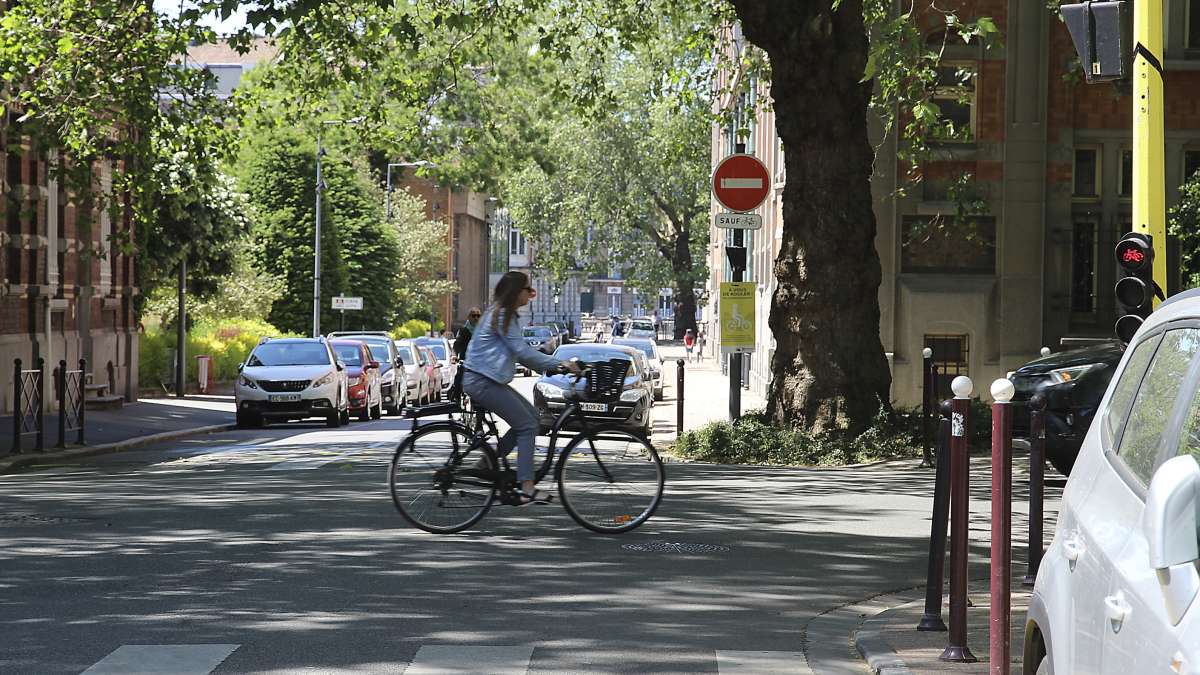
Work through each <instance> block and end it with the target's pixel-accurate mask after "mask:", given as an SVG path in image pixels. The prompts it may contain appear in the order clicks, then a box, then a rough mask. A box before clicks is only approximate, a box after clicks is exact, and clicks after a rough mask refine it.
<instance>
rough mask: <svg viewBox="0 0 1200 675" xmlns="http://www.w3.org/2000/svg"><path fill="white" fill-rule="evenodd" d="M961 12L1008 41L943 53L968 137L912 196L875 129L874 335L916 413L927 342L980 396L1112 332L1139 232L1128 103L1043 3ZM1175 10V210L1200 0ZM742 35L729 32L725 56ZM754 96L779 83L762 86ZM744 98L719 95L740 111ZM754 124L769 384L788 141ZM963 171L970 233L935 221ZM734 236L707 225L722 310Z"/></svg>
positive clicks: (726, 141) (1198, 50) (755, 267)
mask: <svg viewBox="0 0 1200 675" xmlns="http://www.w3.org/2000/svg"><path fill="white" fill-rule="evenodd" d="M955 4H957V5H958V6H960V7H961V8H962V9H961V10H960V14H961V15H963V16H966V17H973V16H990V17H992V18H993V19H994V21H995V23H996V25H997V26H998V27H999V28H1000V30H1001V31H1002V35H1003V45H1002V46H1000V47H995V48H992V49H990V50H987V51H986V52H985V51H984V50H983V49H982V48H981V47H980V46H978V45H974V44H972V45H964V44H962V43H961V41H959V42H955V41H951V44H950V46H949V47H948V48H947V51H946V53H945V62H944V63H945V66H946V68H945V69H943V73H942V76H943V79H942V80H940V86H939V88H938V90H937V92H936V95H935V97H934V98H935V102H936V103H938V105H939V106H940V107H941V112H942V115H943V116H944V117H946V118H948V119H950V120H952V121H954V122H955V126H956V127H959V128H961V129H963V130H964V134H963V135H962V137H961V138H959V137H956V138H954V139H953V140H942V141H938V142H936V143H934V146H935V147H934V157H933V159H932V160H931V161H929V162H926V163H925V164H923V165H922V166H921V167H920V172H921V174H922V176H923V180H922V181H921V182H920V183H919V184H918V185H917V186H916V188H915V189H911V190H908V191H907V192H905V193H903V194H901V193H898V192H897V187H899V186H901V185H903V182H904V174H905V167H904V166H902V165H901V164H900V162H898V161H897V160H896V143H897V138H896V135H895V133H894V132H893V133H892V134H891V135H890V136H889V137H886V138H885V137H881V136H882V134H881V133H880V132H878V130H876V131H875V132H874V138H872V141H873V143H875V144H876V146H877V147H878V157H879V159H878V161H876V164H875V173H874V175H873V177H872V193H873V196H874V201H875V217H876V222H877V225H878V232H877V236H876V247H877V250H878V251H879V256H880V262H881V264H882V269H883V283H882V284H881V286H880V289H879V303H880V310H881V312H880V337H881V340H882V343H883V346H884V350H885V351H886V352H887V353H888V358H889V362H890V363H891V366H892V375H893V381H892V398H893V399H894V400H895V401H897V402H899V403H902V404H906V405H912V404H916V403H917V402H918V401H919V400H920V388H921V368H922V356H921V351H922V349H923V348H924V347H926V346H929V347H932V349H933V350H934V360H935V361H936V362H938V365H939V366H940V368H941V370H942V372H944V373H947V378H946V380H948V379H949V377H952V376H953V375H954V374H959V373H961V374H967V375H970V376H971V378H972V379H974V380H975V382H976V388H977V390H984V389H986V386H984V385H985V384H986V383H988V382H991V380H992V379H994V378H998V377H1004V375H1005V373H1006V372H1007V371H1009V370H1012V369H1013V368H1015V367H1017V366H1019V365H1021V364H1022V363H1024V362H1026V361H1028V360H1030V359H1032V358H1035V357H1036V356H1037V354H1038V351H1039V349H1040V348H1041V347H1042V346H1050V347H1051V348H1052V349H1054V350H1055V351H1057V350H1059V349H1060V348H1061V347H1060V339H1061V338H1063V337H1069V336H1094V337H1108V336H1111V335H1112V326H1113V321H1114V319H1115V307H1114V300H1113V297H1112V291H1111V289H1112V287H1113V284H1114V283H1115V279H1116V263H1115V261H1114V260H1113V257H1112V253H1111V251H1112V249H1113V246H1114V245H1115V244H1116V241H1117V240H1118V239H1119V238H1120V236H1121V234H1122V233H1124V232H1127V231H1129V229H1130V215H1131V212H1132V204H1131V200H1130V196H1131V193H1132V189H1131V185H1132V183H1131V176H1130V167H1131V149H1132V140H1131V139H1132V136H1131V132H1130V124H1131V107H1132V101H1131V99H1130V97H1129V96H1128V95H1123V94H1120V93H1119V92H1118V91H1117V89H1116V88H1115V87H1114V86H1112V85H1087V84H1084V83H1083V82H1082V76H1081V74H1080V75H1079V76H1078V77H1076V76H1075V74H1074V71H1073V70H1072V68H1078V65H1077V64H1076V63H1075V62H1074V59H1075V52H1074V48H1073V47H1072V44H1071V40H1070V37H1069V35H1068V33H1067V30H1066V28H1065V26H1063V25H1062V23H1061V22H1060V21H1059V20H1058V18H1057V16H1056V15H1055V14H1053V13H1052V12H1051V11H1049V10H1047V9H1046V7H1045V3H1041V2H1018V1H1017V0H978V1H975V0H963V1H961V2H958V3H955ZM1165 17H1166V27H1167V31H1166V47H1165V59H1164V65H1165V69H1166V73H1165V83H1166V89H1165V91H1166V99H1167V100H1166V129H1167V132H1166V136H1167V138H1166V181H1167V203H1168V205H1172V204H1174V203H1175V202H1176V201H1177V199H1178V194H1179V192H1178V186H1179V185H1180V184H1181V183H1182V182H1183V181H1184V178H1185V177H1186V176H1187V175H1190V174H1191V173H1192V172H1193V171H1195V170H1196V169H1197V168H1200V99H1197V98H1196V97H1195V96H1194V92H1196V91H1198V90H1200V0H1166V11H1165ZM939 18H940V15H937V14H930V15H929V16H927V17H926V20H927V23H928V24H929V27H930V30H929V31H928V32H929V35H930V39H931V40H933V41H936V42H937V44H939V45H940V43H941V40H940V37H939V36H938V34H937V33H936V30H937V22H938V19H939ZM741 39H742V38H741V36H740V32H738V31H736V30H735V31H734V33H733V35H732V36H731V41H730V45H731V48H732V47H733V46H736V45H737V44H738V43H739V42H740V41H741ZM963 73H965V74H966V77H965V78H963V77H961V75H962V74H963ZM758 95H762V96H766V95H769V91H768V90H767V88H766V87H759V88H758ZM960 97H963V98H965V99H966V101H967V102H966V103H960V102H959V98H960ZM746 103H747V102H746V101H744V100H742V101H739V100H725V101H721V102H720V104H721V105H722V106H725V107H726V108H732V109H735V110H736V108H737V106H739V105H745V104H746ZM902 112H903V111H902ZM747 122H748V123H747V124H746V126H748V127H749V128H750V129H751V134H750V138H749V139H747V145H748V151H749V152H752V153H754V154H755V155H756V156H758V157H759V158H760V159H762V160H763V161H764V163H766V165H767V167H768V170H769V171H770V172H771V175H772V176H774V179H775V186H774V188H775V189H774V190H773V191H772V193H771V196H769V197H768V200H767V202H766V203H765V204H764V205H763V206H762V207H761V208H760V209H759V211H758V212H759V213H760V214H761V215H762V216H763V229H762V230H760V231H758V232H753V233H748V236H747V241H746V243H747V247H748V249H749V256H748V257H749V264H748V267H749V269H748V270H747V274H746V278H747V279H748V280H753V281H756V282H758V284H759V289H758V290H759V293H758V300H759V303H758V312H757V319H758V322H757V323H758V336H757V349H756V352H755V354H754V355H753V356H752V358H750V359H749V362H750V363H749V366H748V368H747V375H748V377H749V384H750V386H751V387H753V388H754V389H756V390H758V391H760V392H765V390H766V387H767V383H768V381H769V378H770V368H769V363H770V358H771V354H772V351H773V346H774V343H773V339H772V336H771V334H770V330H769V329H768V328H767V316H768V314H769V311H770V299H771V295H772V293H773V291H774V289H775V279H774V277H773V275H772V274H771V267H772V262H773V260H774V258H775V255H776V254H777V252H778V250H779V242H780V237H781V235H782V212H781V205H782V188H783V185H784V184H785V181H786V173H785V171H784V165H783V157H784V154H783V153H784V151H785V149H784V148H782V147H781V144H780V142H779V139H778V137H777V136H776V135H775V130H774V119H773V117H772V114H771V113H770V112H769V111H768V112H760V113H758V114H757V116H756V118H755V119H753V120H748V121H747ZM734 135H735V129H734V128H716V129H714V131H713V161H714V164H715V162H716V161H718V160H719V159H720V158H721V157H724V156H725V155H727V154H729V153H731V152H732V151H733V149H734V142H735V138H734ZM962 176H967V177H968V178H969V179H970V185H971V186H972V190H973V192H974V196H975V197H977V198H978V199H979V200H980V203H981V204H982V205H983V208H982V209H981V210H980V212H978V213H977V214H976V215H974V216H973V217H971V218H970V219H969V227H968V230H969V233H970V235H971V236H964V235H963V231H962V230H961V229H960V230H958V231H955V230H953V229H951V228H946V229H945V230H942V229H940V228H931V227H930V224H931V222H932V221H933V220H934V219H935V218H937V217H938V216H946V215H952V214H954V213H955V209H956V206H957V200H955V199H953V198H952V194H953V192H952V190H951V186H952V185H953V184H954V182H955V180H956V179H958V178H960V177H962ZM715 210H717V207H716V205H715V203H714V211H715ZM727 234H728V233H727V232H726V231H723V230H717V229H715V228H714V229H713V231H712V232H711V235H712V242H713V245H712V247H711V249H710V253H709V266H710V269H711V270H712V273H711V277H710V280H709V290H710V291H713V292H711V293H710V298H711V300H710V309H712V308H713V306H712V303H713V302H715V301H716V296H717V293H715V291H716V288H717V284H718V283H719V282H720V281H722V280H726V279H728V278H729V271H728V270H727V268H726V261H725V259H724V249H723V247H724V245H725V244H726V242H727V241H728V240H727ZM1176 267H1177V265H1176ZM1168 290H1172V289H1168ZM707 316H709V317H715V316H716V313H715V312H712V311H710V312H707ZM711 320H713V321H715V318H714V319H711ZM717 328H718V327H717V325H716V324H715V322H714V323H712V325H710V328H709V333H710V335H713V336H714V338H716V337H717V336H719V331H718V330H717ZM714 341H715V340H714ZM946 385H947V382H946V381H945V380H944V381H943V382H942V383H941V384H940V388H941V389H947V390H948V387H947V386H946ZM939 393H946V392H939Z"/></svg>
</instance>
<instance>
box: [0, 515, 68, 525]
mask: <svg viewBox="0 0 1200 675" xmlns="http://www.w3.org/2000/svg"><path fill="white" fill-rule="evenodd" d="M86 522H87V521H86V520H82V519H79V518H65V517H63V516H39V515H37V514H35V513H5V514H0V525H69V524H71V523H86Z"/></svg>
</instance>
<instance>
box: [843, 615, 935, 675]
mask: <svg viewBox="0 0 1200 675" xmlns="http://www.w3.org/2000/svg"><path fill="white" fill-rule="evenodd" d="M921 602H923V600H911V601H909V602H905V603H901V604H899V605H894V606H892V607H888V608H886V609H884V610H882V611H880V612H878V613H876V614H875V615H873V616H871V617H869V618H867V619H865V620H864V621H863V622H862V625H860V626H859V628H858V631H857V632H856V633H855V634H854V647H855V649H857V650H858V653H859V654H861V655H862V657H863V659H864V660H865V661H866V662H867V667H868V668H870V670H871V672H872V673H876V674H877V675H912V671H911V670H909V669H908V664H907V663H905V662H904V659H902V658H900V655H899V654H897V653H896V650H895V648H894V647H892V645H891V644H890V643H888V641H887V640H886V639H884V637H883V630H882V628H883V625H884V624H886V623H887V619H886V618H885V617H884V615H885V614H887V613H889V612H891V611H892V610H895V609H899V608H901V607H907V606H909V605H913V604H919V603H921Z"/></svg>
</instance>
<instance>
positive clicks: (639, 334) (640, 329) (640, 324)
mask: <svg viewBox="0 0 1200 675" xmlns="http://www.w3.org/2000/svg"><path fill="white" fill-rule="evenodd" d="M622 337H631V338H649V339H651V340H657V339H658V333H657V332H656V331H655V330H654V320H653V319H634V320H632V321H630V322H629V326H628V330H626V331H625V335H623V336H622Z"/></svg>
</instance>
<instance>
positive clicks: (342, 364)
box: [333, 359, 346, 370]
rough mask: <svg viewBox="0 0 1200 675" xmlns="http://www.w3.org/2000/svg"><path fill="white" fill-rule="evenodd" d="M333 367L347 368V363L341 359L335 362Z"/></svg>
mask: <svg viewBox="0 0 1200 675" xmlns="http://www.w3.org/2000/svg"><path fill="white" fill-rule="evenodd" d="M333 367H334V368H337V369H338V370H345V369H346V364H345V363H342V361H341V360H340V359H339V360H337V361H334V362H333Z"/></svg>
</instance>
